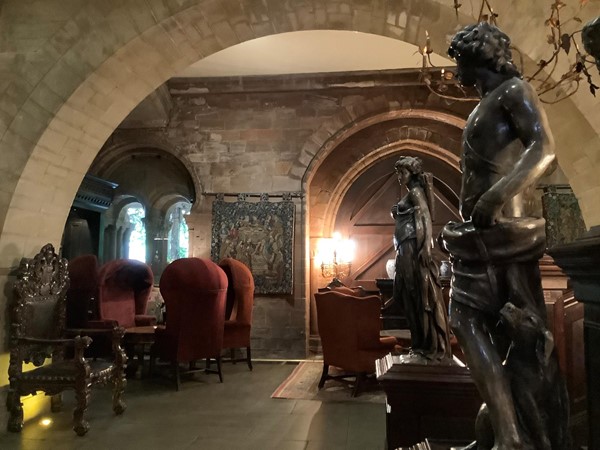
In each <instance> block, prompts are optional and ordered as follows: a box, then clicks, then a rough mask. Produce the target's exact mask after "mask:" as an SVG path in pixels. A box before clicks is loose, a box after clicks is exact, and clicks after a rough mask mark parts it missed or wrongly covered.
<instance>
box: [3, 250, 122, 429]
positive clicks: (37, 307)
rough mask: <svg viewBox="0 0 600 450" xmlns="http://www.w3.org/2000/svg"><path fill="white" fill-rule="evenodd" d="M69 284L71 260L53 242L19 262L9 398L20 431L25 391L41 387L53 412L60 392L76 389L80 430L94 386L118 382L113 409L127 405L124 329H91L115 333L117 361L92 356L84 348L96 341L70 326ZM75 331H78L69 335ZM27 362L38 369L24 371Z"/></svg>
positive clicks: (11, 416)
mask: <svg viewBox="0 0 600 450" xmlns="http://www.w3.org/2000/svg"><path fill="white" fill-rule="evenodd" d="M68 285H69V277H68V270H67V260H66V259H63V258H60V257H59V256H58V255H57V254H56V253H55V251H54V247H53V246H52V245H51V244H46V245H45V246H44V247H42V249H41V251H40V253H38V254H37V255H36V256H35V257H34V258H33V259H32V260H27V261H23V262H22V263H21V266H20V267H19V270H18V275H17V281H16V283H15V286H14V290H15V300H14V302H13V303H12V305H11V317H10V318H11V323H10V339H9V343H10V363H9V367H8V377H9V382H10V384H9V388H8V395H7V400H6V407H7V408H8V411H9V419H8V426H7V428H8V430H9V431H21V429H22V427H23V407H22V403H21V400H20V398H21V396H23V395H29V394H35V393H36V392H37V391H43V392H45V393H46V394H47V395H51V396H52V411H58V410H60V407H61V398H60V393H61V392H62V391H63V390H65V389H74V390H75V398H76V401H77V406H76V408H75V410H74V412H73V429H74V430H75V432H76V433H77V434H79V435H83V434H85V433H86V432H87V431H88V429H89V424H88V422H87V421H86V420H85V417H84V416H85V412H86V409H87V406H88V402H89V400H90V389H91V387H92V385H94V384H105V383H108V382H110V383H113V384H114V392H113V410H114V412H115V413H116V414H121V413H122V412H123V411H124V410H125V404H124V403H123V402H122V400H121V395H122V393H123V390H124V388H125V377H124V370H123V369H124V365H125V362H126V360H127V359H126V357H125V354H124V352H123V351H122V349H121V348H120V346H119V343H120V340H121V337H122V336H123V329H114V330H110V329H109V330H87V331H89V333H88V334H94V333H92V332H94V331H95V332H96V333H100V334H106V333H108V334H110V335H112V338H113V339H112V342H113V350H114V360H113V361H100V360H98V361H96V360H94V361H88V360H87V359H86V358H85V357H84V350H85V348H86V347H87V346H89V345H90V343H91V341H92V340H91V339H90V338H89V337H87V336H85V337H81V336H80V335H79V334H80V333H82V332H83V331H86V330H68V329H65V315H66V308H65V303H66V292H67V288H68ZM69 331H71V333H69ZM75 333H77V335H76V336H75V337H74V338H72V339H69V336H73V335H75ZM67 348H68V349H70V350H73V348H74V354H75V356H74V358H70V359H65V353H66V352H65V350H66V349H67ZM47 358H52V362H51V363H48V364H45V365H44V362H45V360H46V359H47ZM23 363H32V364H33V365H34V366H36V368H35V369H32V370H29V371H26V372H24V371H23ZM40 366H41V367H40Z"/></svg>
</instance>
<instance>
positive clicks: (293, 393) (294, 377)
mask: <svg viewBox="0 0 600 450" xmlns="http://www.w3.org/2000/svg"><path fill="white" fill-rule="evenodd" d="M322 372H323V362H322V361H303V362H301V363H300V364H298V366H296V368H295V369H294V371H293V372H292V373H291V374H290V375H289V376H288V377H287V378H286V380H285V381H284V382H283V383H281V384H280V385H279V387H278V388H277V389H275V392H273V394H271V398H286V399H296V400H319V401H323V402H347V401H351V402H368V403H381V404H384V403H385V393H384V392H383V389H381V387H380V386H379V384H378V383H377V381H376V380H375V379H372V380H371V379H369V380H368V381H367V382H366V383H365V385H364V390H363V391H362V392H360V393H359V394H358V397H352V396H351V395H352V384H349V383H346V382H343V381H338V380H327V381H326V382H325V386H324V387H323V389H321V390H319V388H318V384H319V379H320V378H321V373H322ZM340 373H342V372H341V371H339V370H337V369H336V368H335V367H330V368H329V374H330V375H337V374H340ZM350 380H352V383H353V382H354V380H353V379H352V378H351V379H350Z"/></svg>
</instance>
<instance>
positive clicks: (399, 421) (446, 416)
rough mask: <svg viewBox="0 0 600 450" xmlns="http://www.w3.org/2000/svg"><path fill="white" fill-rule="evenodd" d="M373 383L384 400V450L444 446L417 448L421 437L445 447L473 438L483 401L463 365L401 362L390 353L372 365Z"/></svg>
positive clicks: (421, 440)
mask: <svg viewBox="0 0 600 450" xmlns="http://www.w3.org/2000/svg"><path fill="white" fill-rule="evenodd" d="M377 379H378V380H379V382H380V383H381V384H382V386H383V389H384V391H385V393H386V396H387V404H386V408H387V413H386V443H387V449H388V450H395V449H397V448H406V449H415V450H421V449H429V448H431V450H433V449H435V448H443V447H436V446H434V445H435V444H433V443H431V444H419V443H420V442H424V441H425V439H426V438H427V439H430V440H431V441H432V442H434V441H440V442H444V443H448V445H446V446H445V448H450V447H451V444H453V443H456V445H457V446H460V445H461V444H462V445H465V444H468V443H469V442H471V441H472V440H474V437H475V436H474V435H475V418H476V416H477V412H478V411H479V407H480V406H481V403H482V401H481V398H480V396H479V393H478V391H477V388H476V386H475V383H474V382H473V380H472V379H471V375H470V373H469V370H468V369H467V368H466V367H463V366H459V365H458V364H457V365H446V366H444V365H423V364H416V363H403V362H402V357H401V355H392V354H389V355H387V356H386V357H384V358H382V359H380V360H378V361H377ZM415 445H430V447H418V446H417V447H414V446H415ZM411 446H413V447H411Z"/></svg>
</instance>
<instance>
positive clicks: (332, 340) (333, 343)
mask: <svg viewBox="0 0 600 450" xmlns="http://www.w3.org/2000/svg"><path fill="white" fill-rule="evenodd" d="M315 301H316V304H317V325H318V327H319V335H320V336H321V345H322V346H323V374H322V376H321V380H320V381H319V389H321V388H322V387H323V386H324V385H325V381H326V380H327V379H329V378H347V377H349V376H356V382H355V384H354V390H353V392H352V396H353V397H355V396H356V395H358V393H359V390H360V385H361V383H362V382H363V381H364V380H365V378H366V376H367V375H368V374H372V373H374V372H375V361H376V360H377V359H379V358H382V357H383V356H385V355H386V354H387V353H389V352H390V351H392V350H393V349H394V347H395V346H396V344H397V341H396V338H394V337H380V330H381V321H380V318H379V314H380V311H381V299H380V298H379V297H378V296H376V295H370V296H365V297H356V296H352V295H348V294H345V293H343V292H338V291H335V290H334V291H328V292H319V293H315ZM330 365H331V366H334V367H339V368H340V369H343V370H344V371H347V372H348V373H346V374H343V375H338V376H330V375H329V366H330Z"/></svg>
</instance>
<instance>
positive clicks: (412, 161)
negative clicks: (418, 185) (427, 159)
mask: <svg viewBox="0 0 600 450" xmlns="http://www.w3.org/2000/svg"><path fill="white" fill-rule="evenodd" d="M403 168H405V169H407V170H408V171H409V172H410V173H411V174H413V175H419V174H421V173H423V161H421V158H417V157H416V156H401V157H400V158H399V159H398V161H396V164H394V170H395V171H396V173H398V172H399V171H400V169H403Z"/></svg>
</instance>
